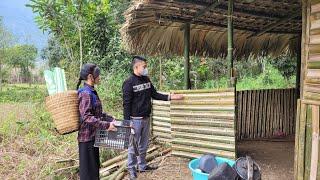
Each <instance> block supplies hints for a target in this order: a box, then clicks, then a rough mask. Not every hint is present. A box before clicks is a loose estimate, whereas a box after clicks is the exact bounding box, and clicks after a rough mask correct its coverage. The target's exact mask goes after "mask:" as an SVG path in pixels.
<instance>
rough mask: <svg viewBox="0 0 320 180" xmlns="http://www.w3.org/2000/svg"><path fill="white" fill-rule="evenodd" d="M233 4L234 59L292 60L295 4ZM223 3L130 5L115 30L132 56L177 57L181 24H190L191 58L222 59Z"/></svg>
mask: <svg viewBox="0 0 320 180" xmlns="http://www.w3.org/2000/svg"><path fill="white" fill-rule="evenodd" d="M246 1H249V0H235V4H234V16H233V19H234V28H235V30H234V33H235V36H234V42H235V52H234V53H235V56H237V57H239V56H242V57H243V56H249V55H252V54H253V55H267V54H269V55H273V56H278V55H279V54H281V53H283V52H289V53H291V54H293V53H294V52H295V50H296V47H297V46H298V45H299V43H300V42H298V41H299V40H298V39H299V38H298V37H299V36H300V34H301V1H300V0H255V1H253V2H252V3H248V2H246ZM227 9H228V0H220V1H218V0H193V1H192V0H134V1H133V3H132V5H131V6H130V8H129V9H128V10H127V11H126V12H125V18H126V22H125V24H124V25H123V27H122V29H121V34H122V39H123V42H124V45H125V47H126V49H127V50H128V51H130V52H132V53H136V54H148V55H155V54H163V55H165V54H167V55H168V54H169V55H182V54H183V46H184V43H183V30H181V27H182V26H183V24H184V23H191V38H190V39H191V40H190V41H191V44H190V48H191V51H190V53H191V54H195V55H199V56H210V57H219V56H220V57H221V56H226V54H227V29H226V27H227Z"/></svg>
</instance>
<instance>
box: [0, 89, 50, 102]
mask: <svg viewBox="0 0 320 180" xmlns="http://www.w3.org/2000/svg"><path fill="white" fill-rule="evenodd" d="M46 94H47V92H46V87H45V85H43V84H36V85H31V86H29V85H28V84H8V85H5V86H4V87H3V88H2V90H1V91H0V103H8V102H13V103H18V102H41V101H43V100H44V98H45V96H46Z"/></svg>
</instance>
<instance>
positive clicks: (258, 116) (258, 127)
mask: <svg viewBox="0 0 320 180" xmlns="http://www.w3.org/2000/svg"><path fill="white" fill-rule="evenodd" d="M261 95H262V90H258V97H259V98H258V99H259V102H258V111H257V114H258V115H257V120H258V121H257V122H258V123H257V138H260V137H261V130H262V128H261V123H262V120H261V115H262V113H261V108H262V96H261Z"/></svg>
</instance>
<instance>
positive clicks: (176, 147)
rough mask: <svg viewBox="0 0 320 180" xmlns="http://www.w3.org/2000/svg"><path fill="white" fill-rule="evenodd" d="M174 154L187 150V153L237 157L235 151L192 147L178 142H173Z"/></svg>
mask: <svg viewBox="0 0 320 180" xmlns="http://www.w3.org/2000/svg"><path fill="white" fill-rule="evenodd" d="M172 149H173V151H172V154H173V155H176V152H177V151H178V152H187V153H198V154H202V155H203V154H208V153H212V154H215V155H217V156H222V157H227V158H231V159H234V158H235V153H234V152H231V151H224V150H218V149H208V148H200V147H197V148H192V146H185V145H177V144H172Z"/></svg>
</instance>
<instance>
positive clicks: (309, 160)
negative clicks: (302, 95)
mask: <svg viewBox="0 0 320 180" xmlns="http://www.w3.org/2000/svg"><path fill="white" fill-rule="evenodd" d="M319 116H320V102H318V103H310V102H308V101H304V100H302V101H298V107H297V123H296V131H297V133H296V139H295V157H294V158H295V165H294V172H295V179H301V180H302V179H314V180H316V179H320V167H319V164H320V161H319V144H320V143H319V128H320V127H319Z"/></svg>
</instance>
